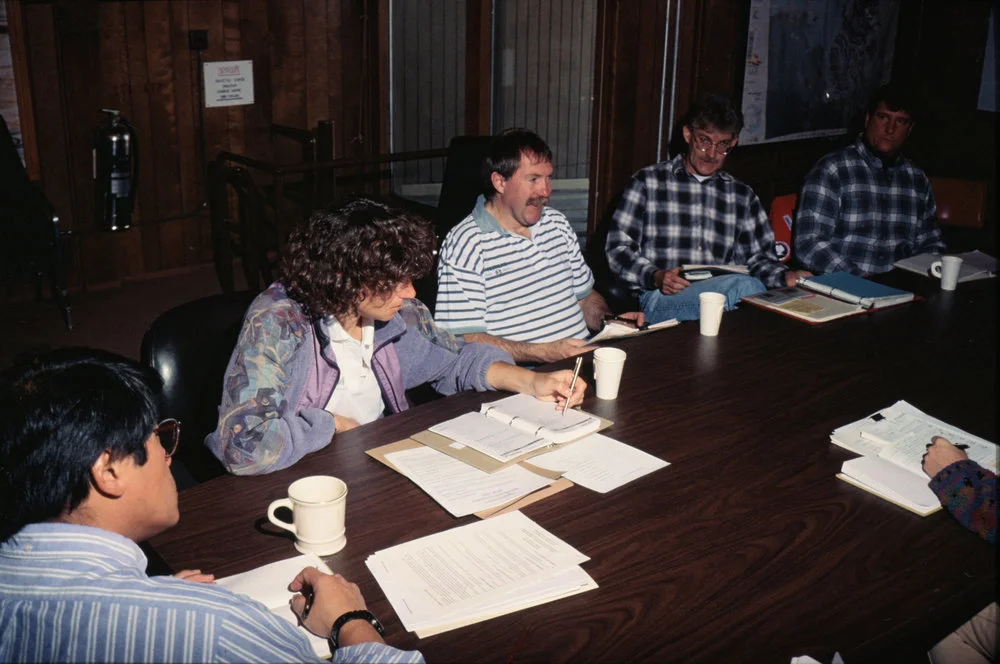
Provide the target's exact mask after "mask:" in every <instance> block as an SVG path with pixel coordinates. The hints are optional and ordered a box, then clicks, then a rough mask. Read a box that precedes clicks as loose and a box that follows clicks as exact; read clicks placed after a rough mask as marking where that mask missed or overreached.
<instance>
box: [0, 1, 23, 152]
mask: <svg viewBox="0 0 1000 664" xmlns="http://www.w3.org/2000/svg"><path fill="white" fill-rule="evenodd" d="M0 115H2V116H3V119H4V122H6V123H7V129H8V130H10V135H11V138H13V139H14V147H15V148H16V149H17V153H18V154H19V155H20V156H21V161H22V162H23V161H24V141H23V140H22V139H21V116H20V113H19V112H18V109H17V88H16V87H15V86H14V63H13V61H12V59H11V52H10V34H9V32H8V30H7V3H5V2H4V3H0Z"/></svg>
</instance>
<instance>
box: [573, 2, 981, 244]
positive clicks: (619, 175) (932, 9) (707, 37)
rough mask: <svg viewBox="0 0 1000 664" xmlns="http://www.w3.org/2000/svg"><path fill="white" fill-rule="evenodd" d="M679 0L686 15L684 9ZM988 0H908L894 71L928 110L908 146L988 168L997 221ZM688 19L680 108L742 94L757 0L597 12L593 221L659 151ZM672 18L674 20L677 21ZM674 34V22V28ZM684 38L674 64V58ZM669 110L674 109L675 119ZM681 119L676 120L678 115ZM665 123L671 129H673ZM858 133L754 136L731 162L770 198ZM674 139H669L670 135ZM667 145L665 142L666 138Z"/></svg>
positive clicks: (927, 166)
mask: <svg viewBox="0 0 1000 664" xmlns="http://www.w3.org/2000/svg"><path fill="white" fill-rule="evenodd" d="M678 4H679V5H680V13H679V15H677V14H675V12H676V11H677V10H678ZM991 4H992V3H991V2H990V1H989V0H967V1H964V2H950V1H949V0H906V1H904V2H902V3H900V5H901V9H900V19H899V29H898V32H897V36H896V50H895V56H894V62H893V77H894V78H909V79H913V80H915V81H917V82H918V83H917V85H918V87H920V88H921V89H920V92H921V93H922V97H923V99H924V100H925V103H926V108H925V109H924V111H925V112H924V113H923V117H921V118H920V122H919V125H918V127H917V128H915V130H914V133H913V136H912V137H911V139H910V141H909V143H908V144H907V146H906V152H907V154H908V155H909V156H910V157H911V158H912V159H913V160H914V161H915V162H916V163H917V164H918V165H920V166H921V167H922V168H924V170H925V171H927V173H928V174H929V175H940V176H951V177H963V178H972V179H980V180H985V181H987V182H988V183H989V187H990V196H989V199H990V203H989V210H988V214H987V218H988V220H989V221H990V222H991V223H993V224H994V225H995V219H996V215H995V214H994V213H993V210H994V209H995V204H994V202H993V201H995V198H996V184H995V183H996V175H997V173H996V119H997V118H996V114H995V113H986V112H982V111H977V110H976V102H977V97H978V91H979V80H980V75H981V72H982V62H983V52H984V48H985V42H986V30H987V20H988V16H989V10H990V6H991ZM668 10H669V12H670V14H669V18H670V20H671V21H673V20H677V21H679V22H680V29H679V31H678V35H679V38H678V44H677V85H676V91H675V94H674V97H673V99H674V109H675V111H674V120H675V122H676V121H677V120H679V119H680V116H681V115H682V114H683V113H684V112H685V110H686V109H687V107H688V106H689V105H690V103H691V102H692V101H693V100H694V99H695V98H696V97H697V96H698V95H699V94H702V93H704V92H708V91H720V92H723V93H728V94H730V95H731V96H732V97H733V98H734V99H737V100H738V99H740V98H741V92H742V84H743V54H744V53H745V52H746V39H747V25H748V17H749V2H734V1H733V0H683V2H680V3H678V2H677V0H673V1H671V0H634V1H633V0H607V1H606V2H603V3H601V10H600V14H599V20H598V36H597V39H598V55H597V68H596V70H597V83H596V85H595V93H596V95H597V101H596V104H597V107H598V109H599V111H598V113H597V117H595V120H594V122H595V124H594V138H593V141H592V153H591V154H592V157H591V163H592V165H593V169H592V181H591V209H590V220H589V221H590V229H591V231H592V232H593V231H594V230H595V228H596V227H597V225H598V222H599V221H600V220H601V219H602V217H606V216H607V214H608V211H609V205H612V204H613V202H614V196H615V195H616V194H618V193H620V192H621V191H622V189H623V188H624V187H625V186H626V185H627V184H628V181H629V178H630V177H631V175H632V173H633V172H635V171H636V170H638V169H639V168H642V167H644V166H647V165H649V164H651V163H653V162H654V161H655V160H656V146H657V144H658V143H657V141H658V136H659V131H660V126H659V124H658V119H659V118H658V115H657V103H658V95H659V92H660V84H659V83H660V80H661V76H662V74H663V67H662V66H661V58H662V51H663V44H664V38H665V30H664V25H665V23H666V21H667V20H668ZM671 25H672V24H671ZM667 36H668V37H669V38H670V39H672V38H673V31H672V30H670V31H667ZM672 49H673V45H672V44H670V47H669V48H668V49H667V51H668V53H667V61H666V68H667V69H668V72H669V71H670V68H671V67H672V66H673V61H672ZM667 120H668V118H665V120H664V122H665V123H666V122H667ZM675 130H676V126H675ZM664 133H666V132H664ZM853 138H854V136H853V133H852V134H849V135H848V136H840V137H833V138H818V139H808V140H798V141H787V142H782V143H770V144H763V145H753V146H743V147H740V148H738V149H737V150H736V152H734V153H733V155H732V156H730V157H729V159H728V160H727V162H726V170H728V171H730V172H732V173H733V174H734V175H736V176H737V177H739V178H741V179H742V180H744V181H745V182H747V183H748V184H749V185H751V186H752V187H753V188H754V189H755V190H756V191H757V193H758V195H759V196H760V198H761V201H762V202H763V203H764V205H766V206H767V205H770V203H771V200H772V199H773V198H774V196H776V195H780V194H786V193H792V192H797V191H798V190H799V188H800V187H801V184H802V180H803V178H804V177H805V175H806V173H807V172H808V171H809V169H810V168H811V166H812V165H813V163H815V161H816V160H817V159H818V158H819V157H821V156H823V155H824V154H826V153H827V152H830V151H832V150H834V149H836V148H838V147H840V146H841V145H843V144H845V143H847V142H850V141H852V140H853ZM664 140H669V138H668V137H666V136H664ZM663 154H664V155H665V154H666V150H664V152H663Z"/></svg>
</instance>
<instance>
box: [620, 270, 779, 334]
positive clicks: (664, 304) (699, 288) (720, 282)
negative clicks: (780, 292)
mask: <svg viewBox="0 0 1000 664" xmlns="http://www.w3.org/2000/svg"><path fill="white" fill-rule="evenodd" d="M765 290H767V289H766V288H765V287H764V284H763V283H761V281H760V279H756V278H754V277H748V276H745V275H742V274H727V275H725V276H722V277H712V278H711V279H705V280H704V281H695V282H692V283H691V285H690V286H688V287H687V288H685V289H684V290H682V291H681V292H680V293H677V294H676V295H664V294H663V293H661V292H660V291H658V290H647V291H643V292H642V293H641V294H640V295H639V304H640V305H641V306H642V311H643V313H645V314H646V322H647V323H650V324H653V323H659V322H661V321H665V320H669V319H670V318H676V319H677V320H698V318H700V306H699V304H698V295H699V294H700V293H722V294H723V295H725V296H726V311H732V310H733V309H735V308H736V305H737V304H739V301H740V298H742V297H747V296H748V295H755V294H757V293H761V292H763V291H765Z"/></svg>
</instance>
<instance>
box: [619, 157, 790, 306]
mask: <svg viewBox="0 0 1000 664" xmlns="http://www.w3.org/2000/svg"><path fill="white" fill-rule="evenodd" d="M605 250H606V252H607V255H608V265H609V266H610V267H611V270H612V271H613V272H614V273H616V274H617V275H618V276H619V277H620V278H621V280H622V281H624V282H625V283H626V284H627V285H628V286H629V287H630V288H631V289H632V290H633V291H638V290H651V289H653V288H654V285H653V273H654V272H656V270H659V269H671V268H674V267H678V266H680V265H683V264H699V263H705V264H713V265H746V266H747V267H748V268H749V270H750V274H751V275H752V276H754V277H757V278H758V279H760V280H761V281H762V282H764V284H765V285H766V286H768V287H769V288H774V287H776V286H784V285H785V272H786V271H787V269H788V268H787V267H786V266H785V265H782V264H781V263H780V262H779V261H778V256H777V255H776V254H775V253H774V231H772V230H771V223H770V221H769V220H768V217H767V213H765V212H764V208H763V207H762V206H761V204H760V200H759V199H758V198H757V195H756V194H754V193H753V189H751V188H750V187H749V186H747V185H746V184H744V183H743V182H740V181H739V180H737V179H736V178H734V177H733V176H732V175H730V174H729V173H726V172H724V171H716V172H715V173H713V174H712V176H711V177H709V178H708V179H707V180H705V181H704V182H698V180H696V179H695V178H694V176H692V175H691V174H690V173H688V171H687V168H685V166H684V155H677V156H676V157H674V158H673V159H671V160H670V161H663V162H660V163H658V164H653V165H652V166H648V167H646V168H644V169H642V170H641V171H639V172H638V173H636V174H635V175H633V176H632V181H631V182H630V183H629V186H628V188H626V189H625V193H624V194H622V199H621V202H620V203H619V204H618V209H617V210H615V214H614V218H613V223H612V226H611V229H610V231H609V233H608V239H607V243H606V245H605Z"/></svg>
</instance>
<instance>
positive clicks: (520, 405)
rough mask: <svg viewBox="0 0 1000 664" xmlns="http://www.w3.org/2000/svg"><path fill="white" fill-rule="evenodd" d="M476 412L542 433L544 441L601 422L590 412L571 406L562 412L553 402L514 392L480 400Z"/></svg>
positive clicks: (571, 434)
mask: <svg viewBox="0 0 1000 664" xmlns="http://www.w3.org/2000/svg"><path fill="white" fill-rule="evenodd" d="M480 411H481V412H482V413H483V414H485V415H487V416H488V417H490V418H491V419H496V420H498V421H501V422H505V423H507V424H509V425H510V426H511V427H514V428H518V429H521V430H523V431H530V432H532V433H533V434H534V435H537V436H542V437H543V438H545V439H546V440H547V441H548V442H557V443H563V442H566V441H568V440H573V439H574V438H578V437H579V436H583V435H586V434H587V433H589V432H590V431H596V430H597V428H598V427H600V425H601V422H600V420H599V419H597V418H596V417H594V416H593V415H588V414H587V413H583V412H580V411H579V410H573V409H570V410H567V411H565V413H564V412H563V411H561V410H557V409H556V404H555V402H552V401H540V400H539V399H536V398H535V397H533V396H531V395H528V394H515V395H514V396H511V397H507V398H506V399H500V400H499V401H492V402H490V403H484V404H483V405H482V406H480ZM588 430H589V431H588Z"/></svg>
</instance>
